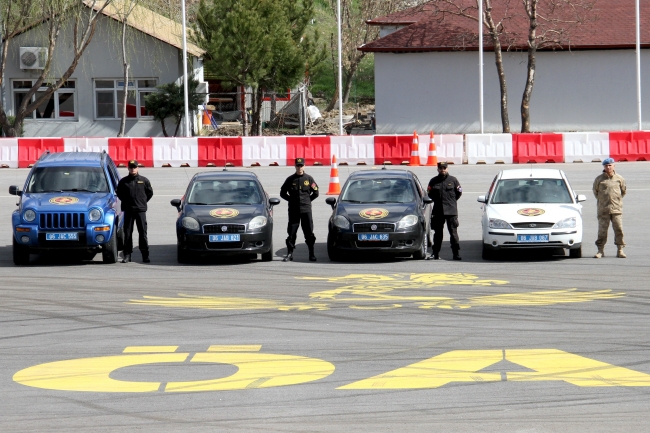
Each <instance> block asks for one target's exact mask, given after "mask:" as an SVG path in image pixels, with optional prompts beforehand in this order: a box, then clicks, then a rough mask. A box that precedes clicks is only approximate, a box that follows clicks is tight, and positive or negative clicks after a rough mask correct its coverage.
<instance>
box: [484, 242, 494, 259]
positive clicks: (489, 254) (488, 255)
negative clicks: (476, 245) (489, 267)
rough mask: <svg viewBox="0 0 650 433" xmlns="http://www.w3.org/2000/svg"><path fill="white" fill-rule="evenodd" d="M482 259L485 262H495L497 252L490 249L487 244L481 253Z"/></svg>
mask: <svg viewBox="0 0 650 433" xmlns="http://www.w3.org/2000/svg"><path fill="white" fill-rule="evenodd" d="M481 257H482V258H483V260H494V259H495V258H496V252H495V251H494V250H493V249H491V248H490V247H488V246H487V244H483V251H482V252H481Z"/></svg>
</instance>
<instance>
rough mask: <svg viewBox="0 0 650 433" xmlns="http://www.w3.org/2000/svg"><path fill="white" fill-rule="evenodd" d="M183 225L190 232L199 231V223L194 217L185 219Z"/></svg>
mask: <svg viewBox="0 0 650 433" xmlns="http://www.w3.org/2000/svg"><path fill="white" fill-rule="evenodd" d="M182 224H183V227H185V228H186V229H188V230H199V222H198V221H197V220H195V219H194V218H192V217H185V218H183V221H182Z"/></svg>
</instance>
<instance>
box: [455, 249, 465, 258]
mask: <svg viewBox="0 0 650 433" xmlns="http://www.w3.org/2000/svg"><path fill="white" fill-rule="evenodd" d="M453 252H454V260H463V259H462V258H461V257H460V254H458V248H454V249H453Z"/></svg>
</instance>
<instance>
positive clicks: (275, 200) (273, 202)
mask: <svg viewBox="0 0 650 433" xmlns="http://www.w3.org/2000/svg"><path fill="white" fill-rule="evenodd" d="M279 204H280V199H279V198H270V199H269V206H271V207H273V206H277V205H279Z"/></svg>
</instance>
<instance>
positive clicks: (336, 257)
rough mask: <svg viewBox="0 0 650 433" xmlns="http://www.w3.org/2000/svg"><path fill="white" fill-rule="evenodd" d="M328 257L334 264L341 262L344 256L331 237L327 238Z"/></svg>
mask: <svg viewBox="0 0 650 433" xmlns="http://www.w3.org/2000/svg"><path fill="white" fill-rule="evenodd" d="M327 257H329V259H330V260H331V261H333V262H340V261H341V260H342V259H343V254H342V253H341V251H339V250H338V249H337V248H336V247H335V246H334V240H332V237H331V236H330V235H328V236H327Z"/></svg>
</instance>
